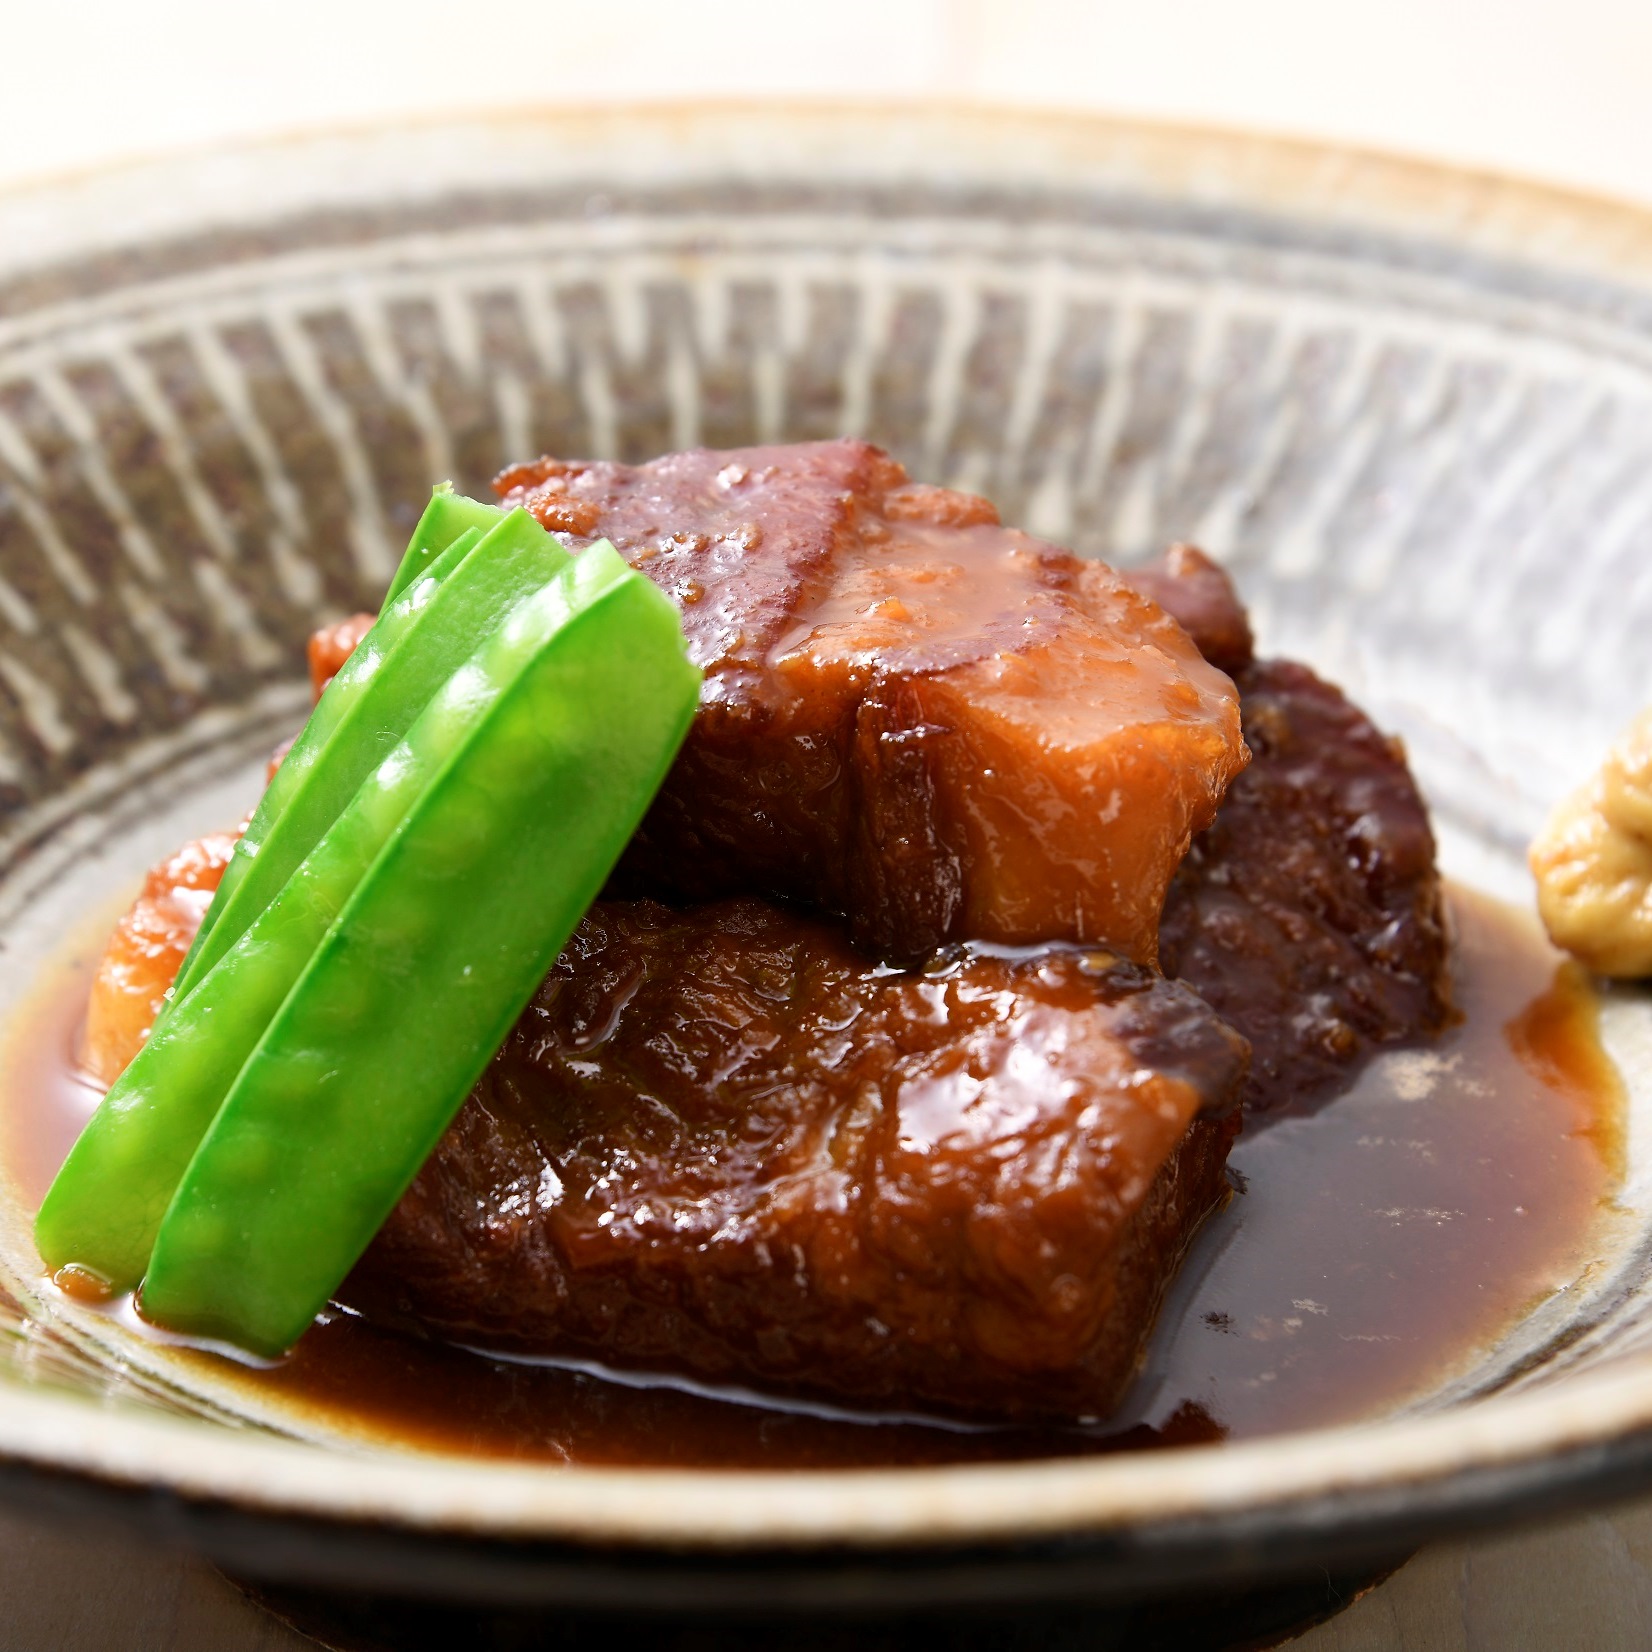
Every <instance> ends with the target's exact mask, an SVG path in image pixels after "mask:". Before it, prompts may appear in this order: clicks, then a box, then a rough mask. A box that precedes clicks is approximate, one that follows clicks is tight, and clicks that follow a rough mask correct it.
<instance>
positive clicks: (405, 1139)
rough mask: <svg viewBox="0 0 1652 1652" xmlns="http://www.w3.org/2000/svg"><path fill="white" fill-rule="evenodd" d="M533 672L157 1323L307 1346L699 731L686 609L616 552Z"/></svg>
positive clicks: (298, 990) (224, 1115)
mask: <svg viewBox="0 0 1652 1652" xmlns="http://www.w3.org/2000/svg"><path fill="white" fill-rule="evenodd" d="M501 641H502V642H503V644H504V645H505V646H506V647H507V648H510V649H516V650H521V651H523V652H525V653H526V654H528V655H529V656H530V657H529V659H528V661H527V663H526V665H525V666H524V668H523V669H522V671H521V672H520V674H519V675H518V676H517V677H516V678H515V679H514V681H513V682H512V683H511V684H510V686H509V687H508V688H507V689H506V690H505V692H504V693H503V694H501V695H500V696H499V697H498V698H497V700H494V701H490V702H489V703H488V705H487V706H486V707H485V709H484V710H483V711H482V712H481V715H480V716H479V717H478V719H477V720H476V721H475V723H474V726H472V727H471V728H470V730H469V732H468V734H467V736H466V737H465V739H464V740H463V743H462V744H461V745H460V746H459V748H458V749H457V750H456V751H455V752H454V754H453V755H452V757H451V758H450V759H449V761H448V763H447V765H446V766H445V767H444V769H443V770H442V772H441V774H439V775H438V776H437V778H436V779H435V780H434V781H432V782H431V783H430V785H429V786H428V787H427V788H426V789H425V791H424V792H423V793H422V795H421V796H420V797H419V799H418V801H417V802H416V803H415V804H414V806H413V808H412V809H411V810H410V811H409V813H408V815H407V816H406V818H405V819H404V821H403V822H402V824H401V826H400V827H399V828H398V829H397V830H396V832H395V833H394V834H393V835H392V837H391V839H390V840H389V842H388V843H387V844H386V846H385V848H384V850H383V851H382V852H381V853H380V855H379V857H378V858H377V860H375V862H374V863H373V865H372V867H371V868H370V869H369V871H368V872H367V874H366V875H365V876H364V877H363V878H362V880H361V882H360V883H359V884H358V885H357V887H356V890H355V892H354V894H352V896H351V897H350V900H349V903H348V904H347V905H346V907H345V909H344V911H343V912H342V913H341V914H340V915H339V918H338V920H337V921H336V922H335V923H334V924H333V925H332V927H331V928H330V929H329V930H328V932H327V935H326V937H325V939H324V940H323V941H322V942H321V945H320V946H319V948H317V950H316V952H315V955H314V956H313V958H312V959H311V960H310V963H309V965H308V967H307V968H306V969H305V972H304V974H303V976H302V977H301V978H300V980H299V982H298V984H297V985H296V986H295V987H294V988H293V990H292V993H291V994H290V995H289V997H288V998H287V1000H286V1002H285V1003H284V1004H283V1005H282V1007H281V1009H280V1010H279V1012H278V1013H277V1014H276V1016H275V1018H274V1020H273V1021H272V1022H271V1023H270V1026H269V1028H268V1030H267V1032H266V1033H265V1034H264V1036H263V1038H262V1040H261V1041H260V1043H259V1044H258V1047H257V1048H256V1049H255V1050H254V1051H253V1053H252V1055H251V1057H250V1058H249V1059H248V1061H247V1063H246V1065H245V1067H244V1068H243V1069H242V1071H241V1073H240V1075H239V1077H238V1078H237V1079H236V1081H235V1084H234V1086H233V1088H232V1089H231V1091H230V1093H229V1095H228V1097H227V1098H226V1100H225V1102H224V1104H223V1106H222V1108H221V1109H220V1110H219V1112H218V1114H217V1117H216V1118H215V1119H214V1121H213V1123H212V1125H211V1128H210V1129H209V1130H208V1131H207V1134H206V1136H205V1138H204V1140H203V1141H202V1142H201V1145H200V1148H199V1149H198V1151H197V1152H196V1154H195V1157H194V1158H193V1160H191V1162H190V1165H189V1168H188V1170H187V1171H186V1172H185V1174H184V1178H183V1181H182V1182H181V1184H180V1185H179V1187H178V1191H177V1194H176V1195H175V1197H174V1198H173V1201H172V1204H171V1206H170V1208H169V1209H168V1211H167V1212H166V1215H165V1217H164V1219H163V1220H162V1223H161V1228H160V1232H159V1234H158V1235H157V1237H156V1241H155V1247H154V1253H153V1255H152V1257H151V1258H150V1263H149V1270H148V1274H147V1276H146V1278H145V1281H144V1286H143V1296H142V1304H143V1309H144V1312H145V1313H146V1314H148V1315H149V1316H150V1317H151V1318H153V1319H155V1320H156V1321H158V1322H159V1323H161V1324H164V1325H168V1326H172V1327H174V1328H177V1329H179V1330H184V1331H189V1332H195V1333H199V1334H205V1335H210V1336H218V1337H225V1338H228V1339H229V1340H232V1341H234V1342H237V1343H239V1344H241V1345H243V1346H245V1347H248V1348H251V1349H253V1350H255V1351H258V1352H262V1353H276V1352H279V1351H280V1350H282V1349H285V1348H287V1347H289V1346H290V1345H291V1344H292V1343H293V1342H294V1341H296V1340H297V1338H298V1336H299V1335H300V1334H301V1333H302V1332H303V1330H304V1328H305V1327H306V1326H307V1325H308V1324H309V1323H310V1321H311V1319H312V1318H313V1316H314V1315H315V1313H316V1311H317V1310H318V1309H319V1308H320V1307H321V1306H322V1305H323V1304H324V1303H325V1302H326V1300H327V1298H328V1296H329V1295H330V1294H331V1293H332V1292H333V1291H334V1290H335V1289H336V1288H337V1286H338V1284H339V1282H340V1281H341V1280H342V1279H343V1278H344V1276H345V1274H346V1273H347V1272H348V1271H349V1269H350V1267H351V1266H352V1264H353V1263H354V1262H355V1260H356V1258H357V1257H358V1256H359V1255H360V1254H361V1252H362V1251H363V1250H364V1249H365V1248H366V1246H367V1244H368V1242H369V1241H370V1240H371V1238H372V1236H373V1234H374V1233H375V1232H376V1231H377V1229H378V1227H379V1226H380V1224H381V1223H382V1222H383V1220H384V1218H385V1216H386V1215H388V1213H389V1211H390V1210H391V1208H392V1206H393V1205H394V1204H395V1202H396V1201H397V1199H399V1198H400V1197H401V1194H402V1193H403V1191H404V1190H405V1189H406V1187H407V1185H408V1183H409V1182H410V1181H411V1180H412V1179H413V1176H414V1175H415V1174H416V1173H417V1171H418V1169H419V1166H420V1165H421V1164H422V1163H423V1162H424V1160H425V1158H426V1157H427V1155H428V1154H429V1152H430V1150H431V1149H432V1148H433V1147H434V1146H435V1144H436V1142H437V1140H438V1139H439V1138H440V1136H441V1134H442V1132H443V1131H444V1130H445V1129H446V1128H447V1126H448V1123H449V1122H450V1120H451V1119H452V1117H453V1114H454V1113H455V1112H456V1111H457V1110H458V1108H459V1106H460V1104H461V1103H462V1102H463V1100H464V1098H465V1095H466V1094H467V1092H468V1091H469V1089H470V1087H471V1086H472V1085H473V1084H474V1083H475V1081H476V1079H477V1077H478V1076H479V1075H480V1073H481V1071H482V1069H483V1068H484V1067H485V1066H486V1064H487V1062H488V1060H489V1059H490V1057H491V1056H492V1054H493V1052H494V1050H495V1049H497V1048H498V1046H499V1044H500V1042H501V1041H502V1040H503V1038H504V1037H505V1035H506V1034H507V1033H508V1031H509V1030H510V1027H511V1025H512V1023H513V1022H514V1021H515V1020H516V1018H517V1016H518V1015H519V1014H520V1013H521V1011H522V1008H523V1006H524V1005H525V1004H526V1002H527V1001H528V999H529V997H530V996H531V995H532V993H533V991H534V988H535V987H536V986H537V985H538V983H539V982H540V980H541V979H543V977H544V974H545V972H546V970H548V969H549V967H550V966H551V964H552V963H553V962H554V961H555V959H556V956H557V954H558V953H559V952H560V950H561V949H562V947H563V945H564V944H565V943H566V941H567V939H568V936H569V935H570V934H571V933H572V931H573V928H574V926H575V925H576V924H577V923H578V921H579V919H580V917H581V916H582V915H583V913H584V911H585V909H586V907H587V906H588V905H589V903H590V902H591V900H592V899H593V898H594V897H595V896H596V894H597V892H598V891H599V890H600V889H601V887H602V884H603V882H604V880H605V879H606V878H607V876H608V873H609V871H610V870H611V868H612V867H613V864H614V862H615V861H616V860H617V859H618V857H619V854H620V852H621V850H622V849H623V848H624V846H625V843H626V842H627V840H628V839H629V837H630V835H631V833H632V832H633V831H634V830H635V828H636V826H637V824H638V822H639V821H640V820H641V818H642V815H643V812H644V811H645V809H646V808H647V806H648V803H649V802H650V800H651V799H652V797H653V795H654V793H655V791H656V790H657V788H658V786H659V784H660V782H661V780H662V779H663V778H664V776H665V773H666V770H667V768H668V766H669V765H670V762H671V760H672V758H673V756H674V755H675V753H676V751H677V748H678V746H679V744H680V743H681V741H682V738H683V736H684V735H685V734H686V732H687V730H688V726H689V723H690V721H691V719H692V717H693V714H694V709H695V705H696V702H697V699H698V686H699V680H700V676H699V672H698V671H697V670H696V669H695V668H694V666H693V665H692V664H691V663H690V662H689V660H688V658H687V655H686V649H685V644H684V640H683V635H682V628H681V624H680V621H679V618H678V615H677V613H676V610H675V609H674V608H673V606H672V605H671V603H670V601H669V600H668V599H667V598H666V597H665V596H663V595H662V593H661V592H660V591H659V590H657V589H656V588H655V587H654V586H653V585H652V584H651V583H650V582H649V581H648V580H646V579H644V578H642V577H641V576H639V575H636V574H634V573H632V572H631V571H630V570H629V569H627V568H626V567H625V565H624V563H623V562H622V561H621V560H620V558H619V557H618V556H617V555H616V554H615V553H614V552H612V551H611V550H610V549H608V547H606V546H599V547H593V548H592V549H591V550H588V551H586V552H585V553H584V554H583V555H582V556H581V557H580V558H579V560H578V561H577V562H576V563H575V565H574V568H573V569H572V570H571V572H570V573H569V574H568V575H565V576H563V577H562V578H561V579H559V580H558V581H557V582H556V583H555V584H554V585H553V586H551V587H549V588H548V589H547V590H546V591H544V592H542V593H540V594H538V595H536V596H534V597H531V598H529V599H528V600H527V601H526V602H524V603H523V604H522V605H521V606H520V607H519V608H518V609H517V610H516V611H515V612H514V613H513V614H512V615H511V617H510V619H509V620H508V621H507V622H506V625H505V627H504V629H503V631H502V632H501Z"/></svg>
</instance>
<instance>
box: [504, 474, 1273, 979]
mask: <svg viewBox="0 0 1652 1652" xmlns="http://www.w3.org/2000/svg"><path fill="white" fill-rule="evenodd" d="M499 485H500V487H501V491H502V493H503V497H504V502H505V503H507V504H512V505H515V504H522V505H526V506H527V508H528V509H530V510H531V511H533V512H534V513H535V514H536V515H537V516H538V517H539V519H540V520H541V521H542V522H543V523H544V524H545V525H546V526H547V527H548V528H551V529H553V530H555V531H557V532H560V533H561V534H563V536H564V537H565V538H566V539H567V540H568V542H569V543H570V544H572V545H574V546H576V547H578V546H583V545H585V544H589V543H590V542H591V541H592V540H594V539H596V538H599V537H605V538H608V539H610V540H612V541H613V543H614V544H615V545H616V546H617V547H618V548H619V550H620V551H621V552H622V553H624V555H625V556H626V557H627V558H628V559H629V560H630V561H631V562H632V563H633V564H634V565H635V566H636V567H638V568H640V569H642V570H644V571H645V572H647V573H648V574H649V575H650V576H651V577H652V578H653V579H655V580H656V581H657V582H658V583H659V585H660V586H661V587H662V588H663V589H664V590H665V591H667V592H668V593H669V594H670V595H671V596H672V597H673V598H674V599H675V600H676V602H677V603H678V605H679V606H680V607H681V609H682V613H683V621H684V625H685V628H686V629H687V632H688V637H689V645H690V651H691V653H692V654H693V656H694V658H695V660H696V662H697V663H698V664H699V665H701V666H702V667H703V668H704V670H705V672H706V687H705V691H704V695H703V699H702V704H701V710H700V715H699V717H698V719H697V720H696V723H695V726H694V730H693V732H692V733H691V735H690V736H689V740H688V743H687V745H686V746H685V748H684V750H683V752H682V754H681V756H680V757H679V758H678V760H677V763H676V765H675V767H674V768H673V770H672V773H671V776H670V778H669V779H668V780H667V782H666V785H665V788H664V790H663V791H662V792H661V794H660V796H659V798H658V799H657V801H656V802H655V805H654V807H653V809H652V811H651V812H650V814H649V817H648V819H647V821H646V822H645V823H644V825H643V828H642V830H641V831H640V832H639V833H638V834H637V839H636V842H635V843H634V845H633V847H632V850H631V852H630V854H629V855H628V856H627V859H626V861H625V863H624V865H623V866H622V869H621V873H620V876H619V879H618V881H617V882H616V885H615V889H616V891H617V892H620V893H628V894H643V895H651V896H658V897H661V898H665V899H670V900H705V899H711V898H716V897H719V896H724V895H729V894H753V893H757V894H765V895H770V896H777V897H780V898H784V899H788V900H793V901H799V902H803V903H806V904H808V905H811V906H814V907H816V908H818V909H821V910H824V911H827V912H833V913H841V914H843V915H845V916H846V917H847V918H848V921H849V927H850V932H851V934H852V935H853V936H854V938H855V939H856V941H857V942H858V943H860V944H861V945H862V946H864V947H865V948H867V949H868V950H869V951H871V952H872V953H874V954H876V955H877V956H879V957H882V958H885V959H889V960H892V961H905V962H911V961H916V960H920V959H922V958H924V957H926V956H927V955H928V954H929V953H930V952H931V951H932V950H933V949H934V948H935V947H936V946H938V945H940V944H942V943H944V942H946V941H949V940H957V939H965V940H968V939H975V940H990V941H1003V942H1011V943H1025V942H1033V941H1048V940H1075V941H1098V942H1104V943H1106V944H1108V945H1110V946H1112V947H1113V948H1114V949H1116V950H1118V951H1120V952H1122V953H1124V954H1125V956H1127V957H1129V958H1132V959H1134V960H1136V961H1137V962H1147V963H1150V962H1151V961H1152V960H1153V957H1154V946H1155V941H1156V937H1157V931H1158V920H1159V910H1160V907H1161V905H1162V903H1163V900H1164V893H1165V889H1166V887H1167V886H1168V884H1169V881H1170V878H1171V875H1172V874H1173V873H1174V871H1175V869H1176V866H1177V864H1178V863H1179V862H1180V860H1181V858H1182V856H1183V855H1184V854H1185V853H1186V851H1187V846H1188V843H1189V842H1190V840H1191V838H1192V836H1193V834H1194V833H1195V832H1197V831H1199V830H1201V829H1202V828H1203V827H1204V826H1206V825H1208V824H1209V822H1210V819H1211V817H1212V815H1213V814H1214V812H1215V809H1216V805H1217V803H1218V801H1219V800H1220V798H1221V797H1222V794H1223V792H1224V791H1225V790H1226V788H1227V785H1228V783H1229V781H1230V780H1231V779H1232V777H1233V775H1234V774H1235V773H1236V772H1237V771H1238V770H1239V768H1240V767H1241V766H1242V764H1243V762H1244V746H1243V744H1242V742H1241V739H1240V735H1239V719H1238V705H1237V701H1236V699H1235V696H1234V693H1233V688H1232V684H1231V683H1230V682H1229V681H1228V679H1227V678H1226V677H1225V676H1223V675H1222V674H1221V672H1219V671H1217V670H1215V669H1213V668H1212V667H1211V666H1210V665H1209V664H1208V663H1207V662H1206V661H1205V660H1204V659H1203V658H1202V657H1201V656H1200V655H1199V653H1198V651H1197V649H1196V648H1194V647H1193V646H1192V645H1191V643H1190V642H1189V639H1188V637H1187V634H1186V633H1185V632H1184V631H1183V630H1182V629H1181V627H1180V626H1178V625H1176V624H1175V623H1174V622H1173V621H1171V620H1170V619H1169V618H1168V617H1167V616H1166V614H1165V613H1164V611H1163V609H1161V608H1160V607H1159V605H1158V604H1157V603H1156V602H1154V601H1152V600H1151V599H1150V598H1149V597H1146V596H1143V595H1142V594H1141V592H1140V591H1139V590H1137V589H1136V588H1135V587H1133V586H1132V585H1130V584H1128V583H1126V581H1125V580H1124V579H1123V578H1121V577H1120V576H1119V575H1118V574H1115V573H1114V572H1113V571H1112V570H1111V569H1109V568H1106V567H1104V566H1102V565H1101V564H1099V563H1085V562H1082V561H1080V560H1079V559H1078V558H1076V557H1074V556H1072V555H1071V554H1070V553H1068V552H1066V551H1063V550H1060V549H1059V548H1057V547H1056V546H1053V545H1049V544H1046V543H1044V542H1043V541H1041V540H1037V539H1034V538H1032V537H1031V536H1029V535H1027V534H1024V533H1020V532H1018V531H1016V530H1014V529H1010V528H1005V527H1003V526H1001V525H1000V523H999V521H998V516H997V512H996V511H995V510H994V509H993V507H992V506H991V505H990V504H989V503H988V502H987V501H986V500H984V499H978V498H976V497H974V496H973V495H970V494H960V493H953V492H948V491H947V490H945V489H940V488H929V487H920V486H916V485H914V484H912V483H910V482H908V480H907V478H906V475H905V472H904V471H902V470H901V468H900V467H899V466H898V465H896V464H895V463H894V462H893V461H892V460H891V459H890V458H889V457H888V456H887V455H886V454H883V453H881V452H880V451H879V450H878V449H876V448H873V447H871V446H869V445H867V444H866V443H864V442H854V441H839V442H821V443H813V444H801V445H798V446H793V447H774V448H749V449H741V450H737V451H731V452H723V453H714V452H708V451H705V450H700V451H695V452H689V453H676V454H670V455H667V456H666V457H665V458H662V459H656V460H654V461H652V462H651V463H649V464H645V465H636V466H628V465H619V464H608V463H601V464H564V463H561V462H558V461H555V460H549V459H546V460H541V461H539V462H538V463H536V464H533V465H526V466H521V467H518V468H517V469H516V470H513V471H508V472H506V473H505V475H504V476H503V477H502V478H501V479H500V484H499Z"/></svg>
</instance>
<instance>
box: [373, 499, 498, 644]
mask: <svg viewBox="0 0 1652 1652" xmlns="http://www.w3.org/2000/svg"><path fill="white" fill-rule="evenodd" d="M504 516H505V513H504V512H503V511H502V510H500V509H499V507H498V506H497V505H485V504H483V503H482V501H481V500H480V499H467V498H466V497H465V496H464V495H463V494H462V493H455V492H454V491H453V484H452V483H451V482H441V483H438V484H437V486H435V487H434V488H432V489H431V490H430V503H429V504H428V505H426V506H425V508H424V514H423V515H422V516H420V518H419V520H418V522H417V523H415V524H414V528H413V537H412V538H411V539H409V540H408V542H407V549H406V550H405V551H403V552H402V559H401V562H400V563H399V564H398V565H397V568H396V571H395V573H394V574H393V575H392V576H391V579H390V589H389V590H387V591H386V592H385V593H384V601H383V602H381V603H380V604H379V609H380V611H381V612H382V611H383V610H384V609H386V608H388V607H389V606H390V605H391V603H393V602H394V601H395V600H396V598H397V597H399V596H400V595H401V594H402V592H403V591H405V590H406V589H407V587H408V586H409V585H411V584H412V583H413V581H414V580H415V579H417V578H418V577H419V575H420V574H422V573H424V572H425V571H426V569H428V568H429V567H430V566H431V564H432V563H434V562H435V561H436V559H437V558H438V557H439V556H440V555H441V554H442V552H443V551H445V550H446V549H447V547H448V546H449V545H451V544H452V543H453V541H454V540H455V539H457V538H458V537H459V535H460V534H462V533H467V532H469V531H470V530H472V529H474V530H475V531H476V532H477V533H478V534H485V533H491V532H492V531H493V529H495V528H497V527H498V526H499V524H500V522H502V521H503V520H504Z"/></svg>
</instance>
